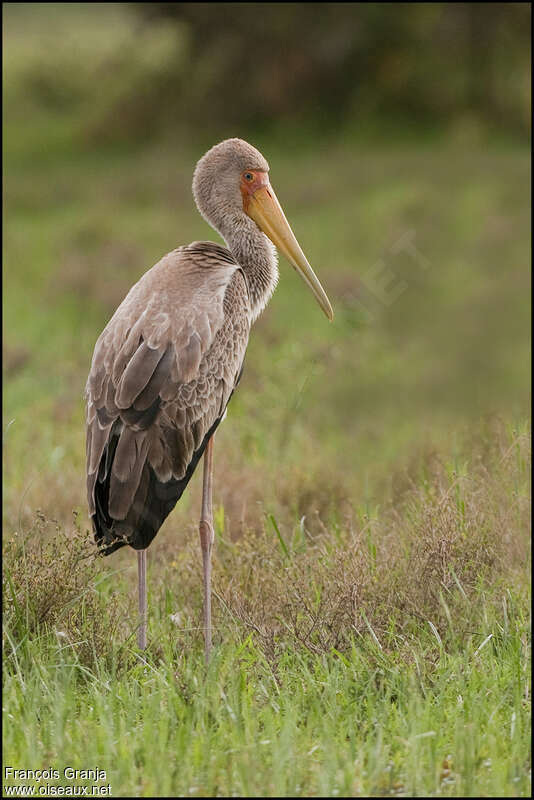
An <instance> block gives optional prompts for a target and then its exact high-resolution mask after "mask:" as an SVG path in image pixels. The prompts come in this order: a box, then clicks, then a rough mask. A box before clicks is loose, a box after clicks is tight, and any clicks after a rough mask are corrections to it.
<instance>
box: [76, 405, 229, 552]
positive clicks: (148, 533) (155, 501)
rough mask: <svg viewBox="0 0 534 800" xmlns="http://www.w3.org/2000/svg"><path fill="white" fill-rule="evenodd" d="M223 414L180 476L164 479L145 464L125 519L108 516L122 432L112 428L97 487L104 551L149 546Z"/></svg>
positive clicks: (98, 537)
mask: <svg viewBox="0 0 534 800" xmlns="http://www.w3.org/2000/svg"><path fill="white" fill-rule="evenodd" d="M222 416H223V415H222V414H221V416H220V417H219V418H218V419H217V420H216V421H215V422H214V424H213V425H212V427H211V428H210V430H209V431H208V432H207V434H206V435H205V437H204V439H203V441H202V444H201V445H200V447H199V448H198V450H195V452H194V453H193V457H192V459H191V461H190V463H189V466H188V467H187V471H186V473H185V475H184V477H183V478H181V479H180V480H174V479H171V480H170V481H167V482H166V483H163V482H162V481H159V480H158V479H157V477H156V474H155V473H154V470H153V469H152V468H151V467H150V466H149V464H148V463H146V464H145V466H144V469H143V475H142V478H141V482H140V484H139V487H138V490H137V492H136V495H135V499H134V502H133V503H132V506H131V508H130V509H129V510H128V513H127V515H126V518H125V519H124V520H115V519H113V518H112V517H110V516H109V511H108V509H109V483H110V478H111V468H112V465H113V459H114V457H115V451H116V449H117V443H118V440H119V435H120V433H119V434H116V433H113V431H112V433H111V436H110V439H109V443H108V445H107V447H106V449H105V450H104V453H103V454H102V460H101V462H100V468H99V472H98V478H97V481H96V483H95V490H94V491H95V509H96V510H95V513H94V515H93V517H92V520H93V527H94V530H95V541H96V543H97V545H98V546H99V548H100V553H101V554H102V555H104V556H108V555H110V554H111V553H114V552H115V550H118V549H119V548H120V547H124V546H125V545H129V546H130V547H133V549H134V550H144V549H145V548H146V547H148V545H149V544H150V542H151V541H152V539H153V538H154V537H155V535H156V534H157V532H158V531H159V529H160V528H161V526H162V524H163V522H164V521H165V519H166V518H167V516H168V515H169V514H170V512H171V511H172V509H173V508H174V506H175V505H176V503H177V502H178V500H179V499H180V497H181V496H182V494H183V493H184V491H185V488H186V487H187V484H188V483H189V481H190V480H191V477H192V475H193V472H194V471H195V469H196V467H197V464H198V462H199V461H200V459H201V458H202V455H203V453H204V450H205V449H206V445H207V443H208V441H209V440H210V438H211V436H213V434H214V433H215V430H216V429H217V426H218V425H219V423H220V421H221V419H222Z"/></svg>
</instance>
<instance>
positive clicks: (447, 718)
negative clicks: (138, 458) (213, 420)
mask: <svg viewBox="0 0 534 800" xmlns="http://www.w3.org/2000/svg"><path fill="white" fill-rule="evenodd" d="M3 12H4V109H3V110H4V128H3V133H4V191H5V207H4V265H5V267H4V306H3V310H4V359H3V364H4V537H5V538H4V583H3V588H4V602H5V606H4V607H5V616H4V654H5V662H4V678H5V689H4V691H5V701H4V709H5V714H4V764H6V765H10V766H13V767H14V768H18V769H21V768H26V769H37V768H44V767H50V766H52V767H56V768H59V769H63V767H64V766H67V765H68V766H74V767H78V768H81V769H83V768H84V769H87V768H89V767H92V768H94V766H95V765H98V766H99V767H100V768H102V769H105V770H106V771H107V775H108V780H109V782H110V783H111V785H112V790H113V794H114V795H115V796H120V795H126V796H128V795H131V794H134V795H147V796H151V795H152V796H153V795H158V794H159V795H165V794H168V795H186V794H188V795H195V794H198V795H206V794H207V795H210V796H215V795H217V794H220V795H230V794H245V795H246V794H252V795H256V796H265V795H269V794H275V795H276V794H280V795H288V796H295V795H303V796H308V795H312V794H321V795H335V794H339V795H347V796H348V795H354V794H356V795H357V794H362V795H369V794H376V795H384V794H399V795H402V794H409V795H413V794H418V795H427V796H428V795H431V794H432V795H433V794H445V795H457V796H462V795H463V796H465V795H473V796H477V795H479V794H482V795H491V796H502V795H505V796H522V795H528V794H529V792H530V751H529V719H530V716H529V715H530V682H529V680H530V678H529V675H530V672H529V666H530V664H529V654H530V650H529V647H530V638H529V636H530V633H529V586H528V575H529V571H528V570H529V546H528V543H529V469H530V466H529V465H530V427H529V385H530V382H529V370H528V364H529V345H530V341H529V321H530V304H529V297H530V274H529V260H530V250H529V234H530V209H529V197H530V182H529V176H530V172H529V170H530V160H529V154H530V150H529V122H530V106H529V98H530V40H529V37H528V31H529V29H530V7H529V5H528V4H520V3H517V4H367V5H366V4H362V5H360V4H313V5H312V4H277V5H275V4H189V3H184V4H147V5H145V4H62V5H54V4H10V3H8V4H4V6H3ZM234 135H239V136H241V137H243V138H246V139H249V140H250V141H252V142H253V143H254V144H255V145H257V146H258V147H259V148H260V149H261V150H262V151H263V152H264V154H265V155H266V156H267V158H268V159H269V161H270V164H271V177H272V182H273V185H274V186H275V188H276V191H277V194H278V196H279V197H280V199H281V201H282V203H283V205H284V207H285V210H286V213H287V216H288V218H289V219H290V221H291V223H292V225H293V228H294V230H295V232H296V234H297V236H298V238H299V240H300V242H301V244H302V246H303V248H304V250H305V252H306V253H307V255H308V257H309V259H310V262H311V263H312V264H313V266H314V268H316V270H317V272H318V274H319V276H320V277H321V280H322V281H323V283H324V285H325V287H326V289H327V291H328V294H329V296H330V298H331V300H332V304H333V306H334V310H335V314H336V317H335V322H334V324H333V325H328V324H327V323H326V322H325V321H324V320H323V319H322V316H321V314H320V312H319V311H318V309H317V307H316V305H315V304H314V302H313V298H311V297H310V296H309V293H308V292H307V291H306V289H305V287H303V285H302V284H301V283H300V282H299V280H298V278H297V277H296V276H295V275H294V273H293V271H292V270H289V269H288V268H287V265H286V264H284V263H282V264H281V281H280V286H279V288H278V290H277V292H276V294H275V297H274V298H273V300H272V302H271V304H270V305H269V308H268V309H267V311H266V312H265V314H264V315H263V317H262V318H261V319H260V321H259V322H258V323H257V325H256V326H255V328H254V330H253V334H252V336H251V342H250V346H249V350H248V354H247V360H246V365H245V372H244V377H243V380H242V382H241V384H240V387H239V392H237V393H236V396H235V397H234V398H233V400H232V403H231V407H230V412H229V415H228V418H227V420H226V421H225V424H224V426H222V427H221V429H220V433H218V435H217V445H216V449H215V464H216V484H215V492H216V494H215V503H216V536H217V542H216V554H215V562H216V563H215V565H214V585H215V599H214V603H215V609H214V612H215V616H216V628H217V631H216V637H215V638H216V645H217V648H216V653H215V656H214V659H213V662H212V665H211V667H210V669H209V671H208V672H207V673H206V672H205V669H204V666H203V663H202V633H201V631H200V629H199V625H200V621H201V595H200V586H201V577H200V576H201V572H200V554H199V548H198V541H197V537H198V533H197V517H198V509H199V491H200V486H199V483H200V482H199V480H198V479H195V480H194V481H193V483H192V485H191V489H190V490H189V491H188V493H187V496H186V497H184V498H183V500H182V501H181V502H180V504H179V505H178V507H177V508H176V510H175V512H173V514H172V515H171V518H170V519H169V520H168V521H167V523H166V524H165V526H164V527H163V529H162V530H161V532H160V533H159V535H158V537H157V541H156V542H155V543H154V545H153V547H152V548H151V549H150V555H149V587H150V598H149V602H150V609H151V617H150V628H149V639H150V646H149V650H148V651H147V654H146V657H145V658H144V660H143V659H140V657H139V654H138V653H137V652H136V649H135V645H134V643H135V625H136V618H135V591H134V585H135V559H134V558H133V556H132V553H127V552H119V553H117V554H116V555H114V556H113V557H112V558H111V559H106V560H105V561H103V560H101V559H95V558H94V552H93V548H92V543H91V535H90V533H89V531H88V520H87V512H86V504H85V490H84V470H85V466H84V462H85V454H84V409H83V397H82V394H83V387H84V383H85V379H86V375H87V372H88V369H89V364H90V360H91V354H92V349H93V346H94V343H95V341H96V338H97V336H98V334H99V332H100V331H101V329H102V327H103V326H104V325H105V323H106V322H107V320H108V319H109V317H110V316H111V314H112V313H113V311H114V310H115V308H116V306H117V305H118V303H119V302H120V300H121V299H122V297H123V296H124V294H125V293H126V291H127V290H128V288H129V287H130V286H131V285H132V283H133V282H134V281H135V280H137V279H138V277H139V276H140V275H141V274H142V272H143V271H144V270H145V269H147V268H148V267H149V266H151V265H152V264H153V263H155V262H156V261H157V260H158V259H159V258H160V257H161V255H162V254H164V253H165V252H168V251H169V250H171V249H172V248H174V247H176V246H177V245H179V244H181V243H185V242H188V241H192V240H194V239H202V238H204V239H205V238H212V239H213V238H217V236H216V234H214V233H213V232H212V231H210V230H209V229H208V228H207V226H206V225H205V223H204V222H203V221H202V220H201V218H200V217H199V216H198V214H197V212H196V210H195V209H194V206H193V202H192V198H191V193H190V184H191V177H192V171H193V167H194V164H195V162H196V160H197V159H198V158H199V157H200V156H201V155H202V153H203V152H204V151H205V149H207V147H209V146H210V145H211V144H213V143H214V142H215V141H217V140H219V139H222V138H225V137H227V136H234ZM6 789H7V787H6Z"/></svg>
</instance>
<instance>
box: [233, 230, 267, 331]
mask: <svg viewBox="0 0 534 800" xmlns="http://www.w3.org/2000/svg"><path fill="white" fill-rule="evenodd" d="M230 228H231V230H229V231H228V232H227V235H224V234H223V236H224V238H225V240H226V243H227V246H228V249H229V250H230V252H231V253H232V255H233V257H234V258H235V260H236V261H237V263H238V264H239V266H240V267H241V269H242V270H243V273H244V275H245V277H246V280H247V284H248V290H249V295H250V305H251V316H252V319H251V322H254V321H255V320H256V319H257V318H258V317H259V315H260V314H261V312H262V311H263V309H264V308H265V306H266V305H267V303H268V302H269V300H270V299H271V297H272V294H273V292H274V290H275V288H276V284H277V282H278V259H277V255H276V250H275V247H274V245H273V244H272V242H271V241H270V240H269V239H268V238H267V236H265V234H264V233H262V232H261V231H260V230H259V228H258V226H257V225H256V223H255V222H253V221H252V220H251V219H249V218H248V217H246V218H245V219H242V220H239V221H234V224H233V225H232V226H230Z"/></svg>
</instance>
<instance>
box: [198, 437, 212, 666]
mask: <svg viewBox="0 0 534 800" xmlns="http://www.w3.org/2000/svg"><path fill="white" fill-rule="evenodd" d="M213 440H214V436H212V437H211V439H210V440H209V442H208V444H207V445H206V450H205V452H204V479H203V483H202V512H201V516H200V526H199V529H200V546H201V548H202V566H203V572H204V642H205V653H206V664H207V663H208V661H209V658H210V652H211V548H212V545H213V539H214V536H215V534H214V530H213V506H212V483H213Z"/></svg>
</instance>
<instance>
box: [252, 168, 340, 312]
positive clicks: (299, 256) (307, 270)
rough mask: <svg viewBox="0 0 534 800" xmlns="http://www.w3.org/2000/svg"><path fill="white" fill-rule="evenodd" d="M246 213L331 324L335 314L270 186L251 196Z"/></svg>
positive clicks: (263, 187) (258, 190) (261, 188)
mask: <svg viewBox="0 0 534 800" xmlns="http://www.w3.org/2000/svg"><path fill="white" fill-rule="evenodd" d="M246 211H247V214H248V215H249V217H251V218H252V219H253V220H254V222H255V223H256V225H257V226H258V227H259V228H260V229H261V230H262V231H263V232H264V234H265V235H266V236H268V237H269V239H270V240H271V242H272V243H273V244H274V245H275V246H276V247H277V248H278V250H280V252H281V253H283V254H284V256H285V257H286V258H287V260H288V261H289V263H290V264H292V266H293V267H295V269H296V271H297V272H298V273H299V275H300V276H301V277H302V278H303V280H304V282H305V283H307V284H308V286H309V287H310V289H311V290H312V292H313V293H314V295H315V299H316V300H317V302H318V303H319V305H320V306H321V308H322V309H323V311H324V313H325V314H326V316H327V317H328V319H329V320H330V322H331V321H332V320H333V319H334V312H333V311H332V306H331V305H330V301H329V299H328V297H327V296H326V293H325V291H324V289H323V287H322V286H321V284H320V283H319V279H318V278H317V276H316V274H315V272H314V271H313V269H312V268H311V266H310V265H309V263H308V260H307V258H306V256H305V255H304V253H303V252H302V250H301V249H300V245H299V243H298V242H297V240H296V238H295V235H294V234H293V231H292V230H291V228H290V226H289V222H288V221H287V219H286V216H285V214H284V212H283V211H282V206H281V205H280V203H279V202H278V199H277V197H276V195H275V193H274V191H273V188H272V186H271V185H270V184H269V183H267V184H266V185H265V186H261V187H260V188H259V189H257V190H256V191H255V192H254V194H251V195H250V197H249V198H248V205H247V209H246Z"/></svg>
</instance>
